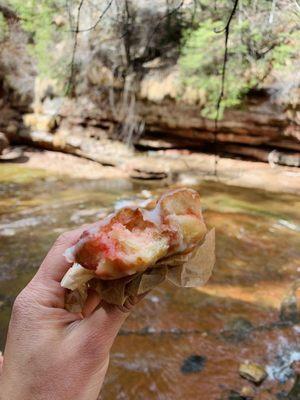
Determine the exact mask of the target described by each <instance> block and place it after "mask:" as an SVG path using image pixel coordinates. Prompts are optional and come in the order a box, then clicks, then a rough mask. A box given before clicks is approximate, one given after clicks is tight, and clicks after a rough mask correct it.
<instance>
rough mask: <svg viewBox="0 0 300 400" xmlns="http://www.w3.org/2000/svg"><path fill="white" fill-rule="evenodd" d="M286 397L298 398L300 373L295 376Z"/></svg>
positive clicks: (293, 399)
mask: <svg viewBox="0 0 300 400" xmlns="http://www.w3.org/2000/svg"><path fill="white" fill-rule="evenodd" d="M287 398H288V400H300V375H297V376H296V379H295V382H294V385H293V387H292V389H291V391H290V392H289V394H288V397H287Z"/></svg>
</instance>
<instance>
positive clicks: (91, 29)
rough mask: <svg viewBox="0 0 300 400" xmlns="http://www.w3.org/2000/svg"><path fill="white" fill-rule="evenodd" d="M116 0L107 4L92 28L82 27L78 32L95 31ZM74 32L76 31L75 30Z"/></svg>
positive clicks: (111, 0)
mask: <svg viewBox="0 0 300 400" xmlns="http://www.w3.org/2000/svg"><path fill="white" fill-rule="evenodd" d="M113 1H114V0H110V1H109V3H108V4H107V6H106V7H105V9H104V10H103V12H102V13H101V14H100V16H99V17H98V18H97V21H96V22H95V23H94V25H92V26H91V27H90V28H87V29H81V30H79V31H78V33H81V32H90V31H93V30H94V29H96V28H97V26H98V25H99V23H100V21H101V20H102V18H103V17H104V15H105V14H106V13H107V11H108V10H109V9H110V6H111V5H112V3H113ZM73 32H74V31H73Z"/></svg>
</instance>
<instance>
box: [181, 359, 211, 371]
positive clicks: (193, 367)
mask: <svg viewBox="0 0 300 400" xmlns="http://www.w3.org/2000/svg"><path fill="white" fill-rule="evenodd" d="M205 364H206V357H205V356H201V355H197V354H193V355H191V356H189V357H187V358H186V359H185V360H184V361H183V363H182V365H181V367H180V371H181V372H182V373H183V374H190V373H193V372H201V371H202V370H203V368H204V367H205Z"/></svg>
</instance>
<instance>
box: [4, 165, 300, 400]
mask: <svg viewBox="0 0 300 400" xmlns="http://www.w3.org/2000/svg"><path fill="white" fill-rule="evenodd" d="M145 189H146V190H147V191H146V192H145ZM195 189H196V190H198V191H199V193H200V194H201V197H202V203H203V209H204V215H205V219H206V221H207V223H208V225H209V226H210V227H213V226H214V227H215V228H216V235H217V263H216V267H215V269H214V272H213V276H212V278H211V280H210V281H209V283H208V285H207V286H205V287H203V288H193V289H179V288H176V287H174V286H171V285H169V284H163V285H161V286H159V287H158V288H156V289H155V290H153V291H152V292H151V293H150V294H149V295H148V296H147V297H146V299H145V300H144V301H143V302H142V303H140V304H139V305H138V306H137V307H136V309H135V310H134V311H133V313H132V314H131V315H130V317H129V318H128V320H127V322H126V324H125V325H124V327H123V328H122V330H121V332H120V334H119V336H118V338H117V340H116V342H115V344H114V346H113V350H112V355H111V362H110V367H109V371H108V375H107V378H106V381H105V385H104V388H103V391H102V395H101V398H102V399H103V400H110V399H120V400H121V399H143V400H145V399H159V400H164V399H172V400H173V399H175V400H176V399H203V400H219V399H220V400H221V399H238V398H240V399H243V398H247V397H245V396H244V397H239V396H240V395H239V393H241V392H243V390H244V392H243V393H246V392H247V390H248V392H249V393H250V392H251V393H252V398H255V399H285V398H288V399H291V397H289V396H288V392H289V391H290V389H291V386H292V385H293V380H294V377H295V373H294V370H293V368H292V366H293V364H292V363H293V362H297V361H299V360H300V339H299V334H300V310H299V308H300V295H299V290H300V278H299V274H300V261H299V260H300V257H299V256H300V199H299V197H296V196H292V195H287V194H274V193H270V192H264V191H259V190H251V189H242V188H238V187H230V186H224V185H221V184H218V183H207V182H203V184H201V185H200V186H197V187H196V188H195ZM162 190H163V189H153V187H151V188H149V187H148V188H147V187H144V186H143V185H138V184H132V183H130V182H128V181H121V180H117V179H116V180H113V179H110V180H84V179H71V178H63V177H61V176H55V175H54V174H49V173H46V172H45V171H43V170H38V169H29V168H27V167H24V166H22V165H14V164H2V165H1V167H0V349H1V350H3V348H4V345H5V335H6V330H7V326H8V322H9V316H10V311H11V306H12V303H13V300H14V298H15V296H16V295H17V293H18V292H19V291H20V290H21V289H22V288H23V287H24V286H25V284H26V283H27V282H28V281H29V280H30V278H31V277H32V276H33V274H34V273H35V271H36V269H37V267H38V265H39V264H40V262H41V261H42V259H43V257H44V256H45V254H46V252H47V250H48V249H49V247H50V245H51V243H52V242H53V241H54V239H55V237H56V236H58V234H59V233H61V232H62V231H64V230H67V229H70V228H73V227H75V226H77V225H80V224H83V223H87V222H92V221H94V220H95V219H96V218H97V217H98V216H101V215H102V214H103V213H105V212H107V211H108V210H109V209H111V208H112V207H114V206H116V205H120V204H123V202H124V201H125V202H126V200H135V199H139V198H145V196H153V195H155V194H157V193H159V192H161V191H162ZM247 360H248V361H250V362H255V363H259V364H260V365H262V366H264V368H265V369H266V370H267V372H268V377H267V379H266V380H265V381H264V382H263V383H262V384H261V385H260V386H256V385H253V384H251V383H249V382H248V381H246V380H245V379H243V378H241V377H240V376H239V373H238V368H239V365H240V363H242V362H245V361H247ZM295 392H296V390H295V388H294V389H293V393H295ZM253 396H254V397H253ZM293 396H294V394H293ZM295 396H299V393H298V395H297V394H296V395H295ZM294 398H295V399H296V398H299V397H294Z"/></svg>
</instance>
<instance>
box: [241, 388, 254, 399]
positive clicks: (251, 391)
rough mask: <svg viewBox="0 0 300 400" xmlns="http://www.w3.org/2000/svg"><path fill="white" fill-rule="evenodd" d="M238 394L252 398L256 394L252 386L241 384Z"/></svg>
mask: <svg viewBox="0 0 300 400" xmlns="http://www.w3.org/2000/svg"><path fill="white" fill-rule="evenodd" d="M240 394H241V396H243V397H247V398H249V399H253V398H254V396H255V394H256V391H255V389H254V387H252V386H243V387H242V389H241V391H240Z"/></svg>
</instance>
